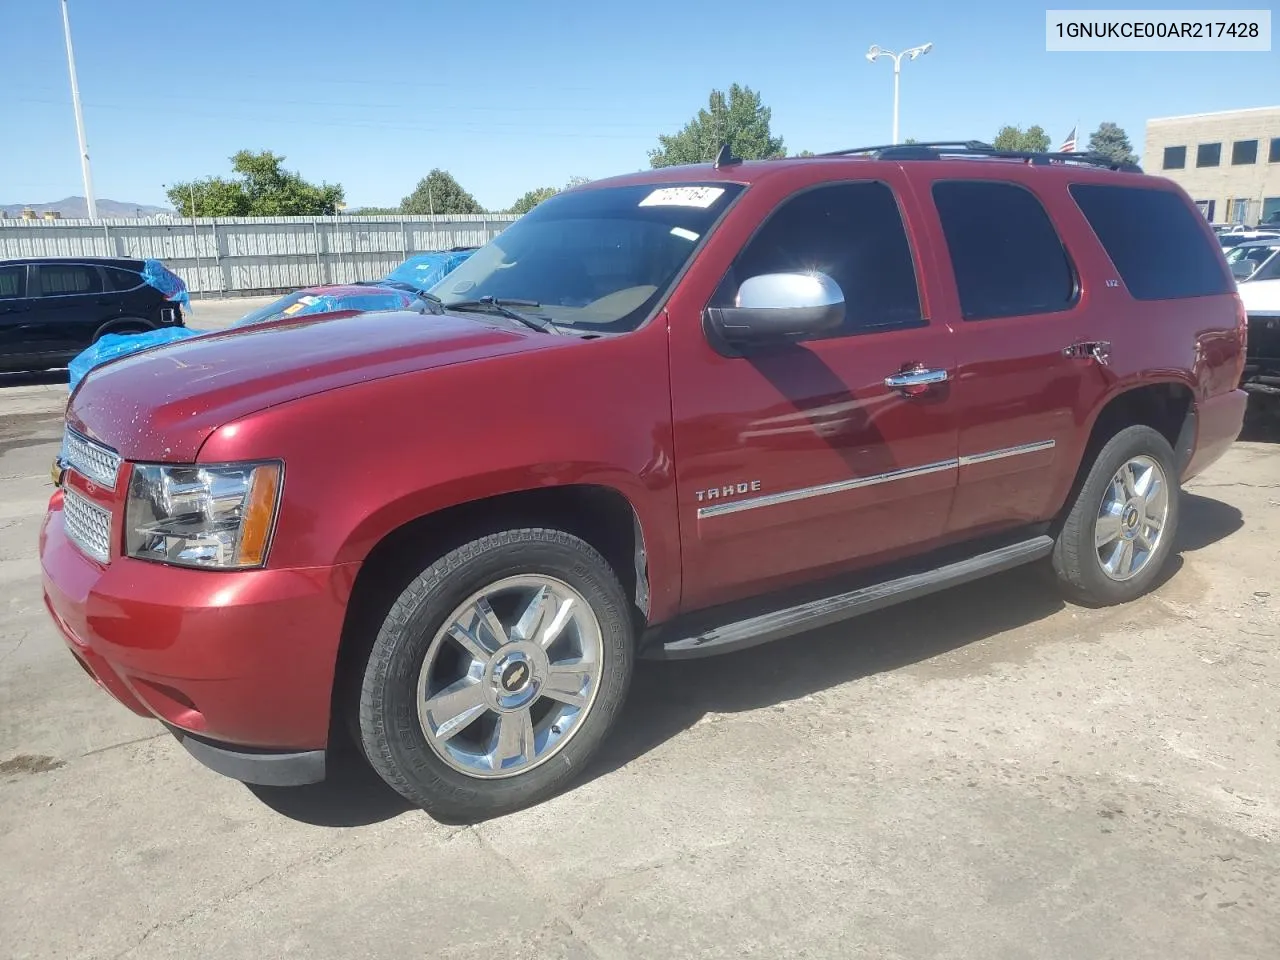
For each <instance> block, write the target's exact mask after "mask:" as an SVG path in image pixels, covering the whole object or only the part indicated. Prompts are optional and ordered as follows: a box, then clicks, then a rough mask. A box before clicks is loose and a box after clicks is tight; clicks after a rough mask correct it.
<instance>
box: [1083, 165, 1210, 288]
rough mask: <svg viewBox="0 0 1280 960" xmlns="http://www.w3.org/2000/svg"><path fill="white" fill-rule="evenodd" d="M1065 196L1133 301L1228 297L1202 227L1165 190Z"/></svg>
mask: <svg viewBox="0 0 1280 960" xmlns="http://www.w3.org/2000/svg"><path fill="white" fill-rule="evenodd" d="M1070 189H1071V196H1072V197H1073V198H1075V201H1076V204H1077V205H1078V206H1079V207H1080V210H1081V211H1082V212H1083V213H1084V215H1085V219H1087V220H1088V221H1089V225H1090V226H1092V227H1093V232H1094V233H1095V234H1097V237H1098V239H1099V240H1100V241H1101V242H1102V246H1103V248H1104V249H1105V250H1106V251H1107V256H1108V257H1110V258H1111V262H1112V263H1113V264H1115V268H1116V270H1117V272H1119V274H1120V279H1121V280H1123V281H1124V285H1125V286H1126V287H1127V288H1128V289H1129V294H1130V295H1131V296H1133V297H1134V298H1135V299H1137V300H1172V299H1177V298H1181V297H1205V296H1212V295H1214V294H1221V293H1229V292H1230V290H1231V288H1232V286H1231V281H1230V280H1229V278H1228V277H1227V275H1226V271H1224V270H1223V269H1222V267H1221V266H1220V264H1221V262H1222V255H1221V253H1219V252H1218V251H1217V250H1216V249H1214V244H1213V240H1212V239H1211V238H1210V237H1209V236H1207V235H1206V233H1205V228H1204V224H1202V223H1199V222H1197V217H1196V213H1195V211H1194V209H1193V208H1192V207H1190V206H1188V205H1187V204H1186V203H1185V202H1184V201H1183V200H1182V199H1181V198H1180V197H1179V196H1178V195H1177V194H1175V193H1171V192H1170V191H1168V190H1152V189H1149V188H1142V187H1114V186H1102V185H1099V184H1084V183H1075V184H1072V185H1071V188H1070Z"/></svg>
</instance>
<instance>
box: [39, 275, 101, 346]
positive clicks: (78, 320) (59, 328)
mask: <svg viewBox="0 0 1280 960" xmlns="http://www.w3.org/2000/svg"><path fill="white" fill-rule="evenodd" d="M30 283H31V297H32V299H31V313H30V315H29V318H28V330H29V336H30V337H31V339H32V341H33V342H38V343H41V344H43V345H44V346H43V347H42V348H41V349H40V350H39V352H41V353H58V354H66V355H73V354H75V353H78V352H79V351H81V350H83V349H84V348H85V347H87V346H88V345H89V344H90V343H92V342H93V336H94V334H95V333H96V332H97V330H98V328H99V327H100V326H101V325H102V324H103V322H104V321H106V320H108V319H109V318H110V317H111V316H112V315H113V310H114V302H115V300H117V299H118V295H117V294H108V293H107V292H106V291H105V289H104V284H103V279H102V271H101V270H100V269H99V268H98V267H97V266H95V265H94V264H88V263H41V264H38V265H35V266H33V267H32V275H31V278H30Z"/></svg>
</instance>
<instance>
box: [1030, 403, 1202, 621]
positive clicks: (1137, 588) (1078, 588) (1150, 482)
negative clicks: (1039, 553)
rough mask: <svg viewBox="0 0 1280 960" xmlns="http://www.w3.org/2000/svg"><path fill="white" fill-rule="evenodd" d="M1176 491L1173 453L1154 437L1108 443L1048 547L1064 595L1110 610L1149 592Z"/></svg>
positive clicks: (1169, 532) (1124, 436)
mask: <svg viewBox="0 0 1280 960" xmlns="http://www.w3.org/2000/svg"><path fill="white" fill-rule="evenodd" d="M1180 492H1181V491H1180V488H1179V484H1178V473H1177V468H1176V466H1175V461H1174V455H1173V448H1172V447H1170V446H1169V441H1168V440H1166V439H1165V438H1164V437H1163V436H1162V435H1161V434H1160V433H1158V432H1157V431H1156V430H1153V429H1152V428H1151V427H1147V426H1142V425H1138V426H1132V427H1126V428H1125V429H1123V430H1121V431H1120V432H1119V433H1117V434H1116V435H1115V436H1114V437H1112V438H1111V439H1110V440H1109V441H1107V443H1106V444H1105V445H1104V446H1103V448H1102V450H1101V451H1099V453H1098V456H1097V459H1095V460H1094V463H1093V466H1092V468H1091V469H1090V470H1089V475H1088V477H1087V478H1086V479H1085V482H1084V484H1083V486H1081V488H1080V492H1079V493H1078V494H1077V496H1076V499H1075V502H1074V503H1073V504H1072V506H1071V509H1070V512H1069V513H1068V514H1067V518H1066V520H1065V522H1064V523H1063V525H1062V530H1061V532H1060V533H1059V534H1058V539H1057V542H1056V543H1055V544H1054V550H1053V569H1054V572H1055V573H1056V574H1057V577H1058V582H1059V583H1060V585H1061V586H1062V588H1063V590H1064V592H1065V593H1066V594H1067V596H1068V597H1069V598H1070V599H1072V600H1074V601H1076V602H1078V603H1082V604H1085V605H1088V606H1109V605H1112V604H1118V603H1125V602H1127V601H1129V600H1133V599H1135V598H1137V597H1139V596H1141V595H1142V594H1144V593H1146V592H1147V591H1148V590H1149V589H1151V587H1152V585H1153V584H1154V583H1155V581H1156V580H1157V579H1158V578H1159V576H1160V573H1161V570H1162V569H1163V568H1164V565H1165V563H1166V562H1167V561H1168V559H1169V554H1170V553H1171V552H1172V550H1173V541H1174V537H1175V536H1176V534H1177V528H1178V516H1179V509H1178V507H1179V504H1178V498H1179V495H1180Z"/></svg>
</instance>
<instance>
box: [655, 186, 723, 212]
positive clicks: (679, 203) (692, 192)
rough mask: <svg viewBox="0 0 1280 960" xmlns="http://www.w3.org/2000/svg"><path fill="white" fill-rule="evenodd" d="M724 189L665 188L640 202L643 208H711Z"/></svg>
mask: <svg viewBox="0 0 1280 960" xmlns="http://www.w3.org/2000/svg"><path fill="white" fill-rule="evenodd" d="M722 193H724V187H663V188H661V189H660V190H655V191H653V193H651V194H649V195H648V196H647V197H645V198H644V199H643V200H641V201H640V206H642V207H704V208H705V207H709V206H711V205H712V204H713V203H715V202H716V200H718V199H719V198H720V194H722Z"/></svg>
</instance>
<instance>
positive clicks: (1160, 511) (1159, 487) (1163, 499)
mask: <svg viewBox="0 0 1280 960" xmlns="http://www.w3.org/2000/svg"><path fill="white" fill-rule="evenodd" d="M1152 473H1155V471H1154V470H1153V471H1152ZM1146 498H1147V502H1146V513H1147V521H1148V522H1150V521H1152V520H1155V521H1158V522H1159V524H1160V526H1164V515H1165V513H1166V512H1167V511H1168V509H1169V487H1168V485H1167V484H1166V483H1165V482H1164V479H1163V478H1161V477H1155V478H1154V479H1153V480H1152V482H1151V484H1150V486H1149V487H1148V489H1147V493H1146Z"/></svg>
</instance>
